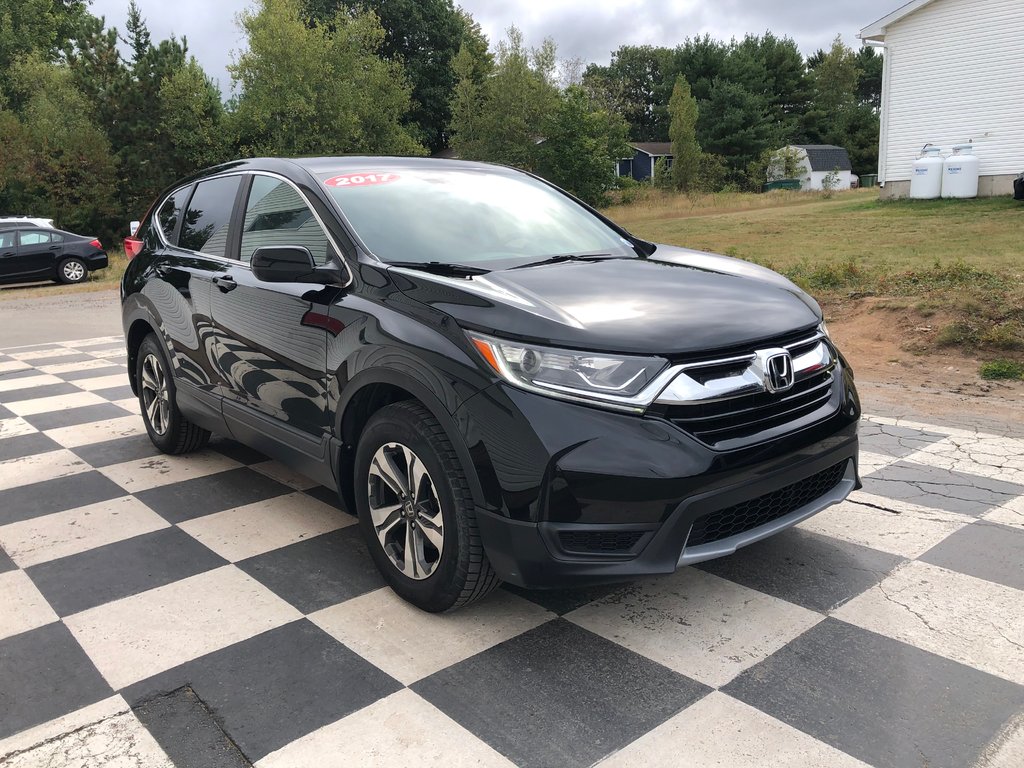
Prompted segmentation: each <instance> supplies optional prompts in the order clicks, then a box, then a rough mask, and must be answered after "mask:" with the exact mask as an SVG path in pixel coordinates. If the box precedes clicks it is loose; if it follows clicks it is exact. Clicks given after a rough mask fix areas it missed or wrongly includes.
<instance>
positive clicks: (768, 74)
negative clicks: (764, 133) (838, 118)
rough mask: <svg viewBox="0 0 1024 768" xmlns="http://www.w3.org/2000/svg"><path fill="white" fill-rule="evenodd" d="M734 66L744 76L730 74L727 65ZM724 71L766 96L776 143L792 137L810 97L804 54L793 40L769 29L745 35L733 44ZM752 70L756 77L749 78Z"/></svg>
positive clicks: (789, 139)
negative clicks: (738, 66)
mask: <svg viewBox="0 0 1024 768" xmlns="http://www.w3.org/2000/svg"><path fill="white" fill-rule="evenodd" d="M746 62H750V63H749V64H748V63H746ZM737 65H740V67H741V68H742V71H743V72H745V73H746V75H745V77H744V76H731V77H730V75H729V72H730V68H731V69H732V70H733V71H735V68H736V66H737ZM724 72H725V73H726V75H725V76H726V77H728V78H729V79H732V80H734V81H735V82H739V83H742V84H743V85H744V87H746V88H747V90H749V91H751V92H753V93H759V94H761V95H762V96H763V97H764V98H765V102H766V108H767V113H768V119H769V120H770V121H771V122H772V124H773V125H774V128H775V135H776V137H777V139H776V141H777V143H786V142H789V141H791V140H792V139H793V138H795V136H796V134H797V132H798V129H799V122H800V117H801V115H803V113H804V112H805V111H806V110H807V105H808V103H809V101H810V97H811V93H810V87H809V84H808V82H807V72H806V67H805V65H804V57H803V54H801V53H800V49H799V48H798V47H797V44H796V42H795V41H793V40H792V39H791V38H788V37H784V38H778V37H775V35H773V34H772V33H771V32H765V33H764V35H763V36H761V37H757V36H755V35H747V36H746V37H745V38H743V40H742V41H741V42H739V43H738V44H736V45H734V46H733V49H732V51H731V52H730V55H729V57H728V59H727V65H726V67H725V69H724ZM755 72H756V73H757V76H756V79H752V77H751V74H752V73H755Z"/></svg>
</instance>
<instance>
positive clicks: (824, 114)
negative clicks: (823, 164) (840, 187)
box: [802, 35, 881, 173]
mask: <svg viewBox="0 0 1024 768" xmlns="http://www.w3.org/2000/svg"><path fill="white" fill-rule="evenodd" d="M874 58H875V57H874V55H873V54H872V55H871V56H870V57H869V56H868V55H867V54H863V53H862V54H857V53H854V52H853V51H852V50H851V49H850V48H849V47H848V46H846V45H845V44H844V43H843V41H842V38H841V37H839V36H838V35H837V36H836V38H835V40H834V41H833V42H832V47H831V48H830V49H829V50H828V51H820V52H819V53H818V54H817V55H816V56H815V57H814V64H815V66H814V68H813V69H812V70H811V76H810V77H811V84H812V88H813V97H812V100H811V106H810V108H809V109H808V110H807V112H806V113H805V115H804V117H803V127H802V128H803V130H802V132H803V135H804V138H805V140H806V141H808V142H809V143H813V144H836V145H838V146H841V147H845V148H846V149H847V151H848V152H849V153H850V160H851V162H852V164H853V169H854V172H856V173H868V172H872V171H874V169H875V168H876V167H877V164H878V113H877V109H876V107H875V106H874V104H873V103H872V102H873V101H874V96H873V94H872V93H871V89H872V88H874V87H875V86H874V85H873V84H872V82H873V80H874V78H875V76H876V75H877V76H878V78H879V80H878V87H879V88H880V87H881V85H880V83H881V81H880V72H874V71H872V72H868V73H865V72H864V71H863V70H862V69H861V68H860V62H861V61H867V62H868V64H867V66H868V67H869V68H871V67H877V66H878V63H879V62H875V61H873V59H874Z"/></svg>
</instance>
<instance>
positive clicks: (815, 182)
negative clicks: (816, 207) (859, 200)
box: [768, 144, 853, 191]
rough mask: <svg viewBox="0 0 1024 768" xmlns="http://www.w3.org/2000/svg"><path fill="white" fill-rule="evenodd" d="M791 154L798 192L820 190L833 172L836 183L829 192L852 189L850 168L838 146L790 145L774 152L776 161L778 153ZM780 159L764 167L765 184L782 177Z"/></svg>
mask: <svg viewBox="0 0 1024 768" xmlns="http://www.w3.org/2000/svg"><path fill="white" fill-rule="evenodd" d="M787 150H790V151H793V152H794V155H795V157H796V158H797V161H798V164H799V170H798V172H797V174H796V175H795V176H793V177H792V178H796V179H799V180H800V189H802V190H804V191H808V190H821V189H824V188H825V187H824V184H823V182H824V181H825V177H826V176H828V175H829V174H830V173H833V172H834V173H835V174H836V175H837V177H838V181H837V182H836V185H835V186H834V187H833V189H849V188H850V187H852V186H853V166H852V165H850V155H849V153H848V152H847V151H846V150H845V149H843V148H842V147H837V146H835V145H834V144H792V145H790V146H788V147H783V148H782V149H780V150H778V153H777V154H776V158H778V157H779V155H780V154H781V153H782V152H785V151H787ZM781 165H782V163H781V160H778V159H776V160H774V161H773V162H772V163H771V164H769V166H768V181H777V180H780V179H783V178H785V176H786V174H785V173H784V172H783V170H782V167H781Z"/></svg>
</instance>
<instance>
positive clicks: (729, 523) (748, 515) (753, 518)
mask: <svg viewBox="0 0 1024 768" xmlns="http://www.w3.org/2000/svg"><path fill="white" fill-rule="evenodd" d="M847 463H848V462H847V461H841V462H839V463H838V464H834V465H833V466H831V467H829V468H828V469H825V470H822V471H821V472H818V473H817V474H815V475H811V476H810V477H807V478H804V479H803V480H800V481H799V482H796V483H793V484H792V485H787V486H786V487H785V488H780V489H779V490H777V491H772V492H771V493H766V494H765V495H764V496H758V497H757V498H756V499H750V500H749V501H743V502H740V503H739V504H734V505H733V506H731V507H726V508H725V509H720V510H719V511H717V512H712V513H710V514H707V515H704V517H700V518H697V520H696V522H694V524H693V527H692V528H691V529H690V535H689V537H688V538H687V540H686V546H687V547H696V546H699V545H701V544H710V543H711V542H714V541H720V540H722V539H727V538H729V537H730V536H735V535H737V534H740V533H745V532H746V531H749V530H752V529H754V528H758V527H760V526H762V525H765V524H767V523H770V522H772V521H773V520H778V519H779V518H780V517H785V516H786V515H788V514H789V513H790V512H793V511H795V510H797V509H799V508H800V507H802V506H804V505H805V504H809V503H810V502H812V501H814V500H815V499H818V498H821V497H822V496H824V495H825V494H826V493H828V492H829V491H831V490H832V489H833V488H835V487H836V486H837V485H839V481H840V480H842V479H843V475H844V474H846V466H847Z"/></svg>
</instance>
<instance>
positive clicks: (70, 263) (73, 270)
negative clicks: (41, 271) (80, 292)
mask: <svg viewBox="0 0 1024 768" xmlns="http://www.w3.org/2000/svg"><path fill="white" fill-rule="evenodd" d="M88 279H89V270H88V268H87V267H86V266H85V262H84V261H82V260H81V259H76V258H70V259H64V261H62V262H61V263H60V264H58V265H57V281H58V282H61V283H64V284H65V285H72V284H74V283H84V282H85V281H86V280H88Z"/></svg>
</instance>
